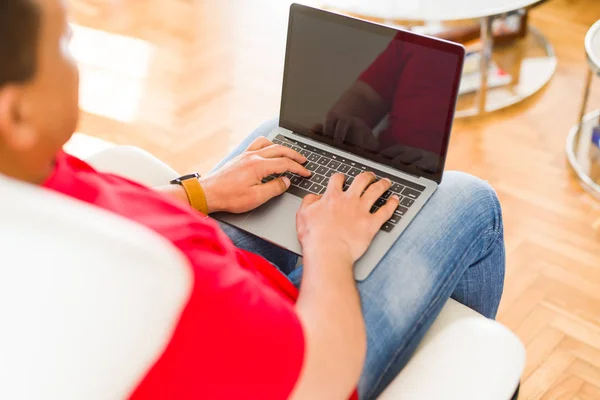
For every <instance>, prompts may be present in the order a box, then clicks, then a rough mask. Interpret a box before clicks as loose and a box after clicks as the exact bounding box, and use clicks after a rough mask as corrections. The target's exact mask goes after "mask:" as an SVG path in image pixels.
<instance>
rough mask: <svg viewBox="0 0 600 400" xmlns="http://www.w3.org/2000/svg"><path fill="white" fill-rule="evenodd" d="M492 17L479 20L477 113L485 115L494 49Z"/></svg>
mask: <svg viewBox="0 0 600 400" xmlns="http://www.w3.org/2000/svg"><path fill="white" fill-rule="evenodd" d="M493 21H494V17H485V18H482V19H481V45H482V49H481V61H480V64H479V71H480V72H481V85H480V87H479V113H480V114H485V112H486V103H487V91H488V71H489V69H490V63H491V61H492V50H493V47H494V36H493V35H492V22H493Z"/></svg>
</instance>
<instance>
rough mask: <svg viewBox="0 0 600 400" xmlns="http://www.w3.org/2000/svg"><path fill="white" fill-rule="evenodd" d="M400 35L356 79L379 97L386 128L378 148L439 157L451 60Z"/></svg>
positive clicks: (453, 64)
mask: <svg viewBox="0 0 600 400" xmlns="http://www.w3.org/2000/svg"><path fill="white" fill-rule="evenodd" d="M402 35H403V33H402V32H400V33H398V35H397V36H396V38H395V39H394V40H392V41H391V42H390V44H389V45H388V47H387V48H386V49H385V50H384V51H383V52H382V53H381V54H380V55H379V57H377V59H376V60H375V61H374V62H373V64H371V65H370V66H369V67H368V68H367V69H366V70H365V71H364V72H363V73H362V74H361V75H360V77H359V79H360V80H361V81H363V82H365V83H366V84H368V85H369V86H371V87H372V88H373V89H374V90H375V91H376V92H377V93H378V94H379V95H380V96H381V98H382V99H383V101H384V102H385V104H386V105H387V109H388V110H390V111H389V126H388V129H387V130H385V131H383V132H382V133H381V135H380V136H379V141H380V144H381V148H382V149H386V148H388V147H391V146H393V145H395V144H402V145H405V146H411V147H417V148H421V149H425V150H428V151H430V152H432V153H435V154H440V151H441V149H442V144H443V139H444V136H445V135H444V132H445V130H446V125H447V122H448V113H449V112H450V105H451V94H452V85H453V83H454V77H455V75H456V65H457V62H456V56H455V55H453V54H450V53H446V52H442V51H440V50H434V49H431V48H425V47H422V46H419V45H417V44H414V43H410V42H408V41H406V40H404V39H403V38H402Z"/></svg>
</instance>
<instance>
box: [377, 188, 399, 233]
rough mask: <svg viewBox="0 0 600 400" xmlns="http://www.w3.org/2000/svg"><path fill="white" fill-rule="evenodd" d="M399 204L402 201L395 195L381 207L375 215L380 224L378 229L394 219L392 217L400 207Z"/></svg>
mask: <svg viewBox="0 0 600 400" xmlns="http://www.w3.org/2000/svg"><path fill="white" fill-rule="evenodd" d="M399 203H400V199H399V198H398V196H396V195H393V196H391V197H390V198H389V199H388V201H387V202H386V203H385V204H384V205H383V207H380V208H379V210H377V211H376V212H375V214H373V215H375V220H376V223H377V224H378V225H377V228H378V229H379V227H381V225H383V224H385V223H386V221H387V220H388V219H390V218H392V215H393V214H394V211H396V208H397V207H398V204H399Z"/></svg>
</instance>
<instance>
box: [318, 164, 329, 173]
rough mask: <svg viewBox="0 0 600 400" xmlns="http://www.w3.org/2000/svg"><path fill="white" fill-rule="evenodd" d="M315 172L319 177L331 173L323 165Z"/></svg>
mask: <svg viewBox="0 0 600 400" xmlns="http://www.w3.org/2000/svg"><path fill="white" fill-rule="evenodd" d="M315 172H316V173H317V174H319V175H326V174H327V172H329V168H327V167H324V166H322V165H321V166H320V167H319V168H317V170H316V171H315Z"/></svg>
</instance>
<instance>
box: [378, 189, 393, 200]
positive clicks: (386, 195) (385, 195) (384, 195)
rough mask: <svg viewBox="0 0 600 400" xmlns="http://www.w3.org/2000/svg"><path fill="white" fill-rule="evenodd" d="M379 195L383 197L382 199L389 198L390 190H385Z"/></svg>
mask: <svg viewBox="0 0 600 400" xmlns="http://www.w3.org/2000/svg"><path fill="white" fill-rule="evenodd" d="M381 197H383V198H384V199H389V198H390V197H392V192H390V191H389V190H386V191H385V193H384V194H382V195H381Z"/></svg>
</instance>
